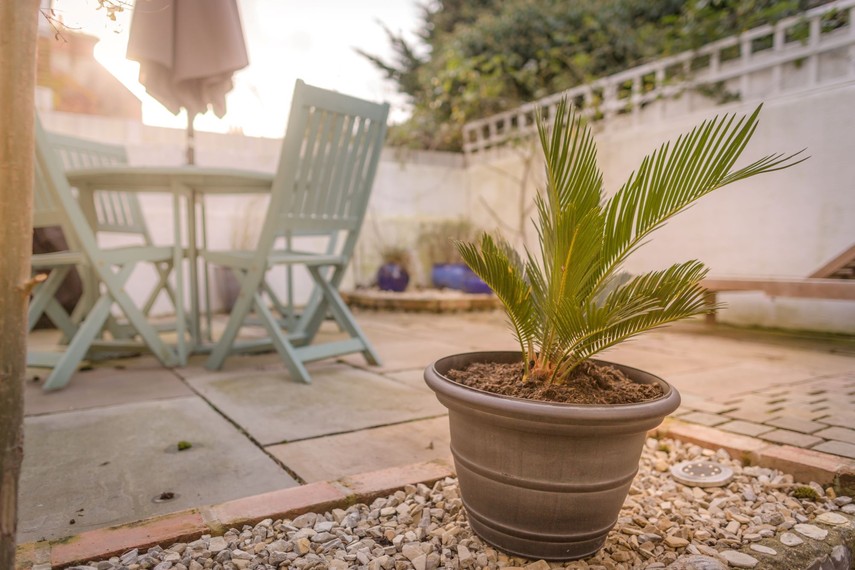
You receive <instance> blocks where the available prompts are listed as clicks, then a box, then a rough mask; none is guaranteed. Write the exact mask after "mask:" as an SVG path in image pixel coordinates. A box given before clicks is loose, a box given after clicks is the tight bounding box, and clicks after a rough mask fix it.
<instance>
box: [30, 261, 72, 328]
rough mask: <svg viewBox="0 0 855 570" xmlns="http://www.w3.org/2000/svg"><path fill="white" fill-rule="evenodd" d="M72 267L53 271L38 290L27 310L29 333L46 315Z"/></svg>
mask: <svg viewBox="0 0 855 570" xmlns="http://www.w3.org/2000/svg"><path fill="white" fill-rule="evenodd" d="M70 270H71V268H70V267H57V268H54V269H52V270H51V272H50V275H48V277H47V279H46V280H45V282H44V283H42V284H41V285H39V286H38V287H37V288H36V291H35V295H34V296H33V299H32V301H30V306H29V307H28V308H27V321H28V329H27V330H28V331H32V330H33V329H34V328H35V326H36V323H38V322H39V318H41V316H42V315H43V314H44V313H45V311H46V310H47V308H48V305H50V302H51V300H53V299H54V298H55V295H56V292H57V291H58V290H59V286H60V285H61V284H62V280H63V279H65V276H66V275H68V272H69V271H70Z"/></svg>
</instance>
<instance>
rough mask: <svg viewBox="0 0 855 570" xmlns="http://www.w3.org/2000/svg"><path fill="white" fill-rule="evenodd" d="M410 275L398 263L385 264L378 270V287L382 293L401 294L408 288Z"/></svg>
mask: <svg viewBox="0 0 855 570" xmlns="http://www.w3.org/2000/svg"><path fill="white" fill-rule="evenodd" d="M409 282H410V274H409V273H407V270H406V269H404V267H403V266H401V265H400V264H398V263H384V264H383V265H381V266H380V269H378V270H377V286H378V287H379V288H380V289H381V290H382V291H395V292H397V293H400V292H401V291H403V290H404V289H406V288H407V284H408V283H409Z"/></svg>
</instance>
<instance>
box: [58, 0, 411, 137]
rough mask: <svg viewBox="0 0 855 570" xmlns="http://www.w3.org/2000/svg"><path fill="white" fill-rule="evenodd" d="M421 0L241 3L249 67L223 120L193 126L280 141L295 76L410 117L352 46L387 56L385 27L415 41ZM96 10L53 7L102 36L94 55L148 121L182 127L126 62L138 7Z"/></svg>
mask: <svg viewBox="0 0 855 570" xmlns="http://www.w3.org/2000/svg"><path fill="white" fill-rule="evenodd" d="M140 1H144V0H140ZM420 3H421V1H420V0H313V1H312V2H307V1H305V0H299V1H298V0H238V7H239V10H240V14H241V21H242V23H243V29H244V37H245V39H246V43H247V51H248V55H249V66H248V67H247V68H245V69H243V70H241V71H239V72H237V73H236V74H235V76H234V83H235V87H234V89H233V90H232V92H231V93H229V95H228V96H227V99H226V102H227V113H226V116H225V117H224V118H223V119H218V118H217V117H216V116H214V114H213V113H212V112H208V113H207V114H205V115H200V116H198V117H197V118H196V121H195V123H194V124H195V127H196V129H197V130H205V131H214V132H228V131H237V130H242V131H243V133H244V134H246V135H250V136H264V137H272V138H277V137H281V136H282V135H283V134H284V132H285V125H286V123H287V115H288V109H289V106H290V103H291V92H292V91H293V88H294V82H295V81H296V80H297V79H298V78H299V79H303V80H304V81H306V82H307V83H310V84H312V85H317V86H319V87H324V88H327V89H333V90H336V91H340V92H342V93H347V94H349V95H355V96H357V97H361V98H364V99H370V100H375V101H388V102H390V103H391V104H392V114H391V118H392V121H394V122H397V121H400V120H403V119H404V118H405V117H406V116H407V109H406V101H405V99H404V98H403V97H402V96H401V95H400V94H398V93H397V92H396V89H395V85H394V84H393V83H392V82H390V81H388V80H385V79H384V78H383V75H382V73H381V72H380V71H379V70H377V69H376V68H375V67H374V66H373V65H372V64H371V63H370V62H369V61H367V60H366V59H365V58H363V57H362V56H360V55H359V54H357V53H356V52H355V51H354V48H356V47H358V48H360V49H363V50H364V51H367V52H369V53H373V54H377V55H381V56H383V57H385V58H390V57H391V49H390V47H389V41H388V39H387V37H386V34H385V33H384V31H383V25H385V26H387V27H388V28H389V29H391V30H393V31H395V32H402V33H404V34H405V35H406V36H409V37H413V34H414V32H415V31H416V30H418V29H419V27H420V9H419V4H420ZM128 4H130V2H128ZM98 7H99V4H98V0H54V4H53V8H54V12H55V14H56V15H57V17H58V18H61V19H62V21H63V23H64V24H65V25H66V26H68V27H69V28H70V29H73V30H79V31H81V32H84V33H87V34H90V35H94V36H97V37H99V38H100V39H101V41H100V42H99V43H98V44H97V45H96V47H95V58H96V59H97V60H98V61H99V62H100V63H101V64H102V65H103V66H104V67H105V68H107V70H109V71H110V72H111V73H112V74H113V75H115V76H116V77H117V78H118V79H119V80H120V81H121V82H122V83H124V84H125V85H126V86H127V87H128V88H129V89H130V90H131V91H132V92H133V93H134V94H135V95H136V96H137V97H139V98H140V99H141V100H142V113H143V123H145V124H147V125H155V126H166V127H175V128H184V127H185V126H186V121H187V120H186V116H185V115H184V112H183V111H182V113H181V114H180V115H178V116H175V115H173V114H172V113H170V112H169V111H168V110H166V108H165V107H163V106H162V105H161V104H160V103H158V102H157V101H155V100H154V99H152V98H151V97H149V96H148V95H147V94H146V93H145V88H144V87H142V85H140V83H139V81H138V79H137V78H138V75H139V65H138V64H137V63H136V62H132V61H129V60H127V59H125V51H126V48H127V43H128V31H129V29H130V21H131V17H132V14H133V9H132V8H130V7H129V8H128V9H126V10H125V11H124V12H122V13H119V14H117V19H116V21H115V22H113V21H111V20H110V19H109V18H107V16H106V14H105V11H104V10H99V9H98ZM381 23H382V24H381Z"/></svg>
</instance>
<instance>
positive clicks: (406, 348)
mask: <svg viewBox="0 0 855 570" xmlns="http://www.w3.org/2000/svg"><path fill="white" fill-rule="evenodd" d="M366 336H368V338H369V339H370V340H371V342H372V343H373V344H374V348H375V349H376V350H377V352H378V354H379V355H380V360H381V361H382V363H383V364H382V366H379V367H377V366H371V365H369V364H367V363H366V362H365V359H364V358H363V357H362V355H360V354H350V355H348V356H345V357H343V358H341V361H342V362H346V363H348V364H351V365H353V366H358V367H360V368H365V369H368V370H372V371H377V372H394V371H399V370H408V369H411V368H415V367H419V366H421V367H422V368H423V367H425V366H427V365H428V364H430V363H431V362H433V361H434V360H437V359H439V358H442V357H443V356H449V355H451V354H458V353H460V352H470V351H471V350H474V348H472V347H471V346H468V345H460V344H455V343H453V342H449V341H447V340H445V338H444V337H442V336H441V335H437V338H435V339H430V338H421V337H414V336H413V335H411V334H408V333H407V332H406V331H383V332H382V333H378V332H366Z"/></svg>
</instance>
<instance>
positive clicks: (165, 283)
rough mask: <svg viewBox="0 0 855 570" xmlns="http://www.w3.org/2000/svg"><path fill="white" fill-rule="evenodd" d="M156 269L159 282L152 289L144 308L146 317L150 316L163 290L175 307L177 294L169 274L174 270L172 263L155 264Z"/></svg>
mask: <svg viewBox="0 0 855 570" xmlns="http://www.w3.org/2000/svg"><path fill="white" fill-rule="evenodd" d="M154 266H155V268H156V269H157V274H158V276H159V277H158V280H157V284H156V285H155V286H154V289H152V291H151V294H149V296H148V299H146V302H145V304H144V305H143V307H142V312H143V314H144V315H145V316H148V315H149V313H150V312H151V309H152V307H153V306H154V303H155V301H157V296H158V295H160V292H161V290H163V291H166V294H167V296H168V297H169V300H170V301H171V302H172V306H173V307H175V292H174V291H173V290H172V286H171V285H170V284H169V272H170V271H171V270H172V264H171V263H155V264H154Z"/></svg>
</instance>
